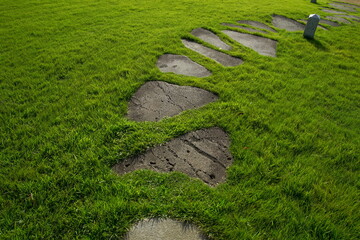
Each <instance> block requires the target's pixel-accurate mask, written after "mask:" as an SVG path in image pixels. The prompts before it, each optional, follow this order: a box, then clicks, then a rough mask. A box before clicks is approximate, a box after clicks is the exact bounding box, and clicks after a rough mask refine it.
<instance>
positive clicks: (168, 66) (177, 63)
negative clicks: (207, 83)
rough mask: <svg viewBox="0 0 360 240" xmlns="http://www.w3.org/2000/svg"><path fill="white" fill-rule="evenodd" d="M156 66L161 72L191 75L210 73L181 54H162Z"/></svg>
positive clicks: (201, 75) (206, 75)
mask: <svg viewBox="0 0 360 240" xmlns="http://www.w3.org/2000/svg"><path fill="white" fill-rule="evenodd" d="M157 66H158V68H159V69H160V71H161V72H172V73H176V74H181V75H185V76H193V77H208V76H210V75H211V72H210V71H209V70H207V69H206V68H204V67H203V66H201V65H200V64H197V63H196V62H194V61H192V60H190V59H189V58H188V57H186V56H182V55H173V54H165V55H162V56H160V58H159V59H158V62H157Z"/></svg>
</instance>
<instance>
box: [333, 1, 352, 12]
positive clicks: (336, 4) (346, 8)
mask: <svg viewBox="0 0 360 240" xmlns="http://www.w3.org/2000/svg"><path fill="white" fill-rule="evenodd" d="M329 5H330V6H332V7H334V8H336V9H340V10H344V11H348V12H356V9H355V8H354V7H351V6H345V5H343V4H340V3H330V4H329Z"/></svg>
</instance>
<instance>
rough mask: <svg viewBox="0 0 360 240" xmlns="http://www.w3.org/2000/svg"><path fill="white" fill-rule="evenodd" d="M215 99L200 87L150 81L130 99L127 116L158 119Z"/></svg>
mask: <svg viewBox="0 0 360 240" xmlns="http://www.w3.org/2000/svg"><path fill="white" fill-rule="evenodd" d="M217 99H218V97H217V96H216V95H215V94H213V93H211V92H208V91H206V90H203V89H200V88H196V87H189V86H178V85H174V84H169V83H166V82H160V81H151V82H147V83H145V84H144V85H142V86H141V87H140V88H139V89H138V90H137V91H136V93H135V94H134V95H133V96H132V98H131V99H130V102H129V110H128V118H129V119H131V120H134V121H159V120H161V119H162V118H164V117H172V116H174V115H177V114H179V113H181V112H182V111H185V110H188V109H194V108H198V107H201V106H203V105H205V104H208V103H210V102H214V101H216V100H217Z"/></svg>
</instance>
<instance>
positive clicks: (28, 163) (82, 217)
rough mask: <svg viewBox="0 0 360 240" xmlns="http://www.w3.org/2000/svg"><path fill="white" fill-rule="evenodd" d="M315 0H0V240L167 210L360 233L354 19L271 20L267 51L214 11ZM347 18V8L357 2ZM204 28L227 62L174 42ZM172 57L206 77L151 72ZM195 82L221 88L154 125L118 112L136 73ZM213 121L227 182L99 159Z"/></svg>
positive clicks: (74, 234) (287, 228) (253, 230)
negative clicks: (310, 25) (273, 47)
mask: <svg viewBox="0 0 360 240" xmlns="http://www.w3.org/2000/svg"><path fill="white" fill-rule="evenodd" d="M328 2H329V1H325V0H324V1H318V4H311V3H310V0H309V1H305V0H283V1H270V0H252V1H244V0H236V1H235V0H172V1H166V0H153V1H148V0H132V1H130V0H129V1H128V0H103V1H98V0H82V1H78V0H77V1H76V0H75V1H69V0H58V1H48V0H47V1H46V0H28V1H24V0H11V1H10V0H2V1H1V2H0V239H114V238H115V239H116V238H121V237H122V236H123V235H124V234H125V233H126V231H127V229H129V228H130V227H131V225H132V224H133V223H135V222H136V221H138V220H141V219H143V218H149V217H171V218H175V219H181V220H189V221H191V222H194V223H196V224H197V225H198V226H200V227H201V229H202V230H203V231H204V232H205V233H206V234H207V235H208V236H210V237H211V238H212V239H226V240H229V239H230V240H231V239H234V240H237V239H360V212H359V209H360V202H359V199H360V190H359V188H360V183H359V176H360V174H359V166H360V164H359V155H360V154H359V146H360V137H359V136H360V127H359V126H360V118H359V116H360V111H359V105H360V98H359V94H360V87H359V80H360V64H359V62H360V23H358V22H353V24H351V25H343V26H341V27H330V26H329V27H328V29H329V31H324V30H318V31H317V32H316V40H313V41H309V40H306V39H304V38H303V37H302V33H301V32H287V31H285V30H279V29H278V30H279V32H278V33H269V34H267V35H262V34H259V35H262V36H267V37H270V38H272V39H274V40H277V41H278V49H277V58H271V57H264V56H261V55H259V54H257V53H256V52H254V51H252V50H250V49H248V48H246V47H244V46H242V45H240V44H237V43H236V42H235V41H233V40H231V39H230V38H228V37H227V36H226V35H225V34H223V33H221V30H224V29H227V27H225V26H222V25H221V23H222V22H228V23H236V20H257V21H261V22H264V23H267V24H269V25H270V24H271V15H272V14H280V15H285V16H288V17H292V18H294V19H304V18H306V17H307V16H308V15H309V14H311V13H319V14H320V15H321V16H322V17H324V16H326V15H331V14H326V13H323V12H321V11H320V10H319V8H320V7H321V6H327V3H328ZM351 14H352V15H357V16H360V14H359V12H357V13H355V14H353V13H351ZM198 27H205V28H206V29H209V30H211V31H213V32H215V33H217V34H218V35H219V36H220V37H221V38H222V39H223V40H224V41H225V42H226V43H228V44H231V45H232V46H233V47H234V48H233V50H232V51H224V52H226V53H229V54H231V55H233V56H237V57H240V58H242V59H243V60H244V61H245V63H244V64H242V65H240V66H237V67H231V68H227V67H223V66H221V65H220V64H217V63H216V62H214V61H212V60H210V59H208V58H206V57H204V56H202V55H200V54H197V53H195V52H192V51H191V50H189V49H187V48H185V47H184V46H183V45H182V43H181V41H180V39H181V38H186V39H193V40H196V41H198V42H200V43H203V44H204V45H205V46H210V45H208V44H206V43H204V42H203V41H201V40H199V39H196V38H194V37H193V36H192V35H191V34H190V31H191V30H192V29H195V28H198ZM165 53H171V54H182V55H186V56H188V57H190V58H191V59H192V60H194V61H196V62H198V63H200V64H202V65H203V66H205V67H206V68H208V69H209V70H211V71H212V72H213V75H212V76H210V77H207V78H195V77H186V76H181V75H175V74H171V73H167V74H164V73H161V72H160V71H159V69H157V68H156V66H155V64H156V61H157V58H158V57H159V56H161V55H162V54H165ZM152 80H160V81H166V82H169V83H175V84H179V85H186V86H196V87H201V88H203V89H206V90H209V91H212V92H214V93H216V94H218V95H219V101H217V102H215V103H211V104H209V105H207V106H205V107H202V108H200V109H197V110H189V111H186V112H184V113H182V114H181V115H178V116H175V117H171V118H166V119H164V120H162V121H160V122H157V123H152V122H144V123H135V122H132V121H129V120H127V119H126V117H125V116H126V112H127V101H128V100H129V99H130V97H131V95H132V94H133V93H134V92H135V91H136V90H137V89H138V88H139V87H140V86H141V85H142V84H144V83H145V82H147V81H152ZM211 126H219V127H221V128H223V129H224V130H225V131H227V132H228V133H229V135H230V138H231V140H232V144H231V152H232V154H233V156H234V164H233V165H232V166H231V167H230V168H229V169H228V180H227V182H226V183H225V184H221V185H219V186H218V187H216V188H211V187H209V186H207V185H206V184H204V183H203V182H201V181H200V180H197V179H191V178H189V177H187V176H186V175H184V174H181V173H169V174H161V173H155V172H152V171H146V170H139V171H136V172H134V173H131V174H127V175H125V176H120V177H119V176H116V175H115V174H114V173H112V171H111V167H112V166H113V165H114V164H115V163H117V162H118V161H121V160H122V159H124V158H126V157H128V156H131V155H134V154H138V153H140V152H143V151H145V150H146V149H148V148H149V147H151V146H154V145H157V144H160V143H163V142H165V141H168V140H170V139H172V138H174V137H176V136H179V135H182V134H185V133H187V132H189V131H193V130H197V129H200V128H205V127H211Z"/></svg>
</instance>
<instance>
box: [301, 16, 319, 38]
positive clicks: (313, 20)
mask: <svg viewBox="0 0 360 240" xmlns="http://www.w3.org/2000/svg"><path fill="white" fill-rule="evenodd" d="M319 21H320V16H319V15H317V14H311V15H310V16H309V18H308V21H307V23H306V26H305V30H304V37H305V38H309V39H314V36H315V31H316V28H317V25H318V24H319Z"/></svg>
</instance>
